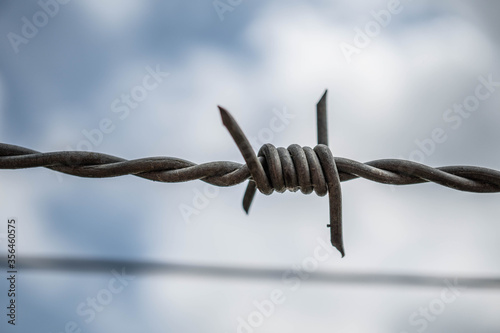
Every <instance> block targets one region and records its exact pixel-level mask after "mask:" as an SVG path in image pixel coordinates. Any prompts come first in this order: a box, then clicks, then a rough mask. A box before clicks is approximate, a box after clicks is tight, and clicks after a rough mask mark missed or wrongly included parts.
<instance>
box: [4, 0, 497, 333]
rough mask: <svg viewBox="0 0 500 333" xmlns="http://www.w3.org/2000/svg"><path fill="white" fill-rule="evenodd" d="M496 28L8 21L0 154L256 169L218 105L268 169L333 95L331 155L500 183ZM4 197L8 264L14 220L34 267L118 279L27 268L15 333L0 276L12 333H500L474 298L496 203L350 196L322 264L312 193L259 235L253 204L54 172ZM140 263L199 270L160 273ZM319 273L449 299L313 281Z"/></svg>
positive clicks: (226, 193) (278, 5)
mask: <svg viewBox="0 0 500 333" xmlns="http://www.w3.org/2000/svg"><path fill="white" fill-rule="evenodd" d="M499 10H500V3H498V2H496V1H493V0H488V1H487V0H482V1H474V2H472V1H439V2H435V1H423V0H421V1H411V0H401V1H394V0H391V1H362V0H360V1H349V2H346V1H344V2H340V1H321V0H317V1H307V2H306V1H271V2H269V1H237V0H232V1H229V0H221V1H211V0H210V1H164V2H162V1H143V0H122V1H97V0H87V1H78V0H73V1H68V0H64V1H63V0H40V1H34V0H30V1H22V2H20V1H11V0H10V1H2V3H1V4H0V32H1V35H3V37H2V38H1V39H0V142H3V143H9V144H15V145H20V146H24V147H27V148H31V149H35V150H39V151H43V152H48V151H59V150H90V151H96V152H102V153H107V154H111V155H115V156H119V157H123V158H126V159H134V158H141V157H148V156H172V157H179V158H182V159H186V160H189V161H193V162H195V163H204V162H209V161H218V160H227V161H236V162H243V159H242V157H241V155H240V153H239V151H238V149H237V148H236V145H235V144H234V142H233V141H232V139H231V137H230V135H229V134H228V133H227V131H226V129H225V128H224V127H223V126H222V123H221V120H220V116H219V112H218V110H217V105H222V106H224V107H225V108H227V109H228V110H229V111H230V112H231V113H232V114H233V116H234V117H235V118H236V120H237V121H238V122H239V123H240V126H241V127H242V128H243V130H244V131H245V133H246V134H247V136H248V137H249V138H251V139H250V140H251V141H252V145H253V146H254V148H255V149H256V150H258V149H259V147H260V146H261V145H262V144H264V143H266V142H271V143H273V144H274V145H275V146H283V147H287V146H288V145H289V144H292V143H297V144H300V145H307V146H314V145H315V144H316V115H315V106H316V103H317V102H318V100H319V98H320V97H321V96H322V94H323V92H324V90H325V89H328V100H327V106H328V121H329V123H328V125H329V131H330V132H329V136H330V146H331V149H332V151H333V153H334V154H335V155H336V156H342V157H346V158H351V159H354V160H358V161H362V162H364V161H369V160H374V159H381V158H403V159H412V160H414V161H417V162H421V163H424V164H427V165H430V166H444V165H477V166H484V167H490V168H493V169H500V155H499V154H497V153H496V150H497V143H498V142H499V141H500V131H499V130H498V128H499V122H500V112H499V105H500V89H499V88H500V65H499V64H498V61H497V59H498V58H499V46H500V35H499V32H498V31H499V21H498V12H499ZM497 82H499V83H497ZM0 184H1V187H2V191H0V202H1V203H2V204H1V205H0V207H1V208H0V221H3V222H2V223H1V227H0V233H4V236H3V239H0V242H1V244H0V245H1V246H2V250H1V251H2V252H1V253H2V255H4V254H5V253H6V249H7V243H6V240H5V233H6V231H7V219H8V218H10V217H15V218H16V219H17V220H18V244H17V245H18V248H17V250H18V255H19V256H20V257H19V259H18V262H19V264H20V265H22V262H23V257H26V258H28V257H43V258H66V259H67V258H70V259H75V260H76V259H79V260H81V259H85V260H105V261H106V262H108V264H103V265H102V266H101V269H99V270H98V271H96V270H91V269H90V267H89V269H88V270H87V268H86V267H81V269H79V270H77V271H75V270H73V271H71V270H69V271H65V270H64V269H63V270H54V269H51V268H50V267H46V269H38V270H29V269H24V270H23V269H22V268H21V269H20V271H19V274H18V280H17V288H18V297H17V323H16V326H15V327H12V325H9V324H7V320H6V318H7V317H6V315H5V314H6V306H7V304H8V297H7V289H8V281H6V279H5V278H2V282H1V283H0V288H1V290H0V295H1V296H0V300H1V304H2V306H1V308H2V309H3V310H2V316H1V318H2V321H1V324H0V327H2V332H4V331H19V332H34V331H39V332H54V333H55V332H110V331H120V332H139V331H144V332H200V331H202V332H245V333H249V332H262V333H264V332H304V331H305V330H310V331H314V332H346V333H347V332H349V333H350V332H398V333H401V332H407V333H410V332H443V331H460V332H471V331H473V332H498V331H499V330H500V320H499V318H498V313H499V311H500V290H498V289H492V288H489V289H488V288H473V287H470V288H465V287H464V286H460V283H461V279H462V278H463V277H484V278H497V277H499V276H500V266H499V265H498V261H499V259H500V245H499V244H500V223H498V222H499V220H500V205H498V199H499V194H473V193H465V192H458V191H454V190H451V189H448V188H444V187H441V186H439V185H436V184H420V185H410V186H399V187H397V186H388V185H382V184H377V183H373V182H370V181H367V180H353V181H349V182H346V183H343V185H342V191H343V219H344V233H345V235H344V243H345V247H346V257H345V258H342V259H341V258H340V254H339V253H338V252H337V251H330V248H329V247H324V246H322V244H323V243H327V244H329V229H327V228H326V224H327V223H328V200H327V198H324V197H323V198H319V197H317V196H316V195H314V194H313V195H309V196H305V195H303V194H301V193H289V192H287V193H284V194H274V195H271V196H268V197H266V196H264V195H262V194H260V193H258V194H257V195H256V198H255V200H254V203H253V205H252V208H251V211H250V214H249V215H248V216H247V215H245V213H244V211H243V209H242V207H241V199H242V197H243V192H244V189H245V185H244V184H241V185H238V186H234V187H230V188H216V187H213V186H210V185H207V184H205V183H203V182H201V181H193V182H189V183H182V184H163V183H155V182H150V181H146V180H144V179H140V178H137V177H133V176H126V177H118V178H108V179H83V178H77V177H72V176H68V175H64V174H57V173H56V172H53V171H51V170H48V169H42V168H37V169H29V170H3V171H1V172H0ZM2 260H4V259H2ZM127 262H139V263H150V262H152V263H165V264H169V265H187V266H188V267H194V269H190V270H189V269H187V270H186V269H184V270H183V269H180V272H177V273H176V274H171V272H170V271H168V270H166V271H164V272H162V273H160V274H150V273H151V272H149V273H148V272H147V271H142V272H138V271H136V272H134V270H133V267H132V266H130V267H129V266H127ZM119 263H121V264H119ZM130 265H131V264H130ZM42 266H43V265H42ZM187 266H186V267H187ZM199 266H202V267H223V268H224V267H226V268H231V267H235V268H238V269H245V270H246V269H248V270H250V271H251V270H253V269H261V270H269V271H272V272H275V274H268V275H266V276H263V277H261V278H250V277H251V276H250V275H251V274H249V276H248V278H246V277H245V276H246V274H240V275H237V276H227V274H226V276H225V275H224V274H218V273H215V274H206V273H207V271H206V270H197V269H196V267H199ZM21 267H22V266H21ZM176 267H178V266H176ZM181 267H183V266H181ZM216 271H217V269H216ZM169 272H170V273H169ZM280 272H283V274H281V273H280ZM310 274H330V276H333V277H334V276H340V275H341V274H358V275H363V274H388V275H391V274H394V275H408V276H434V277H441V276H443V277H449V279H448V280H445V279H442V280H439V279H437V280H436V281H438V282H437V283H434V284H433V285H418V283H417V284H415V285H400V284H397V283H394V284H393V283H371V282H370V281H369V279H368V280H364V282H363V283H355V281H353V283H337V282H335V281H334V280H335V279H332V281H331V282H322V283H316V282H315V281H314V280H313V279H310V278H309V277H311V276H312V275H310ZM229 275H231V274H229ZM264 275H265V274H264ZM2 276H7V273H6V269H5V267H4V266H3V267H2ZM117 276H120V278H117ZM344 282H345V281H344Z"/></svg>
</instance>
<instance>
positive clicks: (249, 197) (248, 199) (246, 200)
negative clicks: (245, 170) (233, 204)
mask: <svg viewBox="0 0 500 333" xmlns="http://www.w3.org/2000/svg"><path fill="white" fill-rule="evenodd" d="M256 191H257V187H256V186H255V182H253V181H249V182H248V185H247V189H246V191H245V195H244V196H243V209H244V210H245V213H247V214H248V213H249V211H250V205H251V204H252V201H253V198H254V196H255V192H256Z"/></svg>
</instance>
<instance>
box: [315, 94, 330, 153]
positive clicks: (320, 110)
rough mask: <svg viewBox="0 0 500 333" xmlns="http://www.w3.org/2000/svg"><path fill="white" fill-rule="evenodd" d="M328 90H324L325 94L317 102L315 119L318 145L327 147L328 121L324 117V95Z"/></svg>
mask: <svg viewBox="0 0 500 333" xmlns="http://www.w3.org/2000/svg"><path fill="white" fill-rule="evenodd" d="M327 93H328V90H325V93H324V94H323V96H322V97H321V99H320V100H319V102H318V104H316V117H317V124H318V144H323V145H326V146H328V121H327V117H326V94H327Z"/></svg>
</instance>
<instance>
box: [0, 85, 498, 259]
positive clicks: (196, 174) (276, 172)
mask: <svg viewBox="0 0 500 333" xmlns="http://www.w3.org/2000/svg"><path fill="white" fill-rule="evenodd" d="M219 109H220V113H221V117H222V122H223V124H224V126H226V128H227V129H228V131H229V133H230V134H231V136H232V137H233V139H234V141H235V143H236V145H237V146H238V148H239V149H240V151H241V154H242V155H243V158H244V160H245V162H246V164H240V163H236V162H228V161H218V162H210V163H203V164H195V163H193V162H190V161H186V160H182V159H179V158H175V157H149V158H141V159H135V160H130V161H128V160H125V159H122V158H119V157H115V156H111V155H106V154H100V153H94V152H85V151H61V152H50V153H40V152H38V151H35V150H31V149H28V148H24V147H19V146H14V145H9V144H1V143H0V169H23V168H34V167H46V168H49V169H52V170H54V171H58V172H62V173H66V174H70V175H73V176H78V177H89V178H106V177H117V176H124V175H134V176H138V177H142V178H145V179H149V180H153V181H159V182H166V183H173V182H185V181H190V180H197V179H199V180H202V181H204V182H207V183H209V184H212V185H216V186H233V185H237V184H240V183H242V182H243V181H245V180H247V179H249V183H248V187H247V190H246V192H245V195H244V198H243V208H244V209H245V211H246V212H247V213H248V211H249V208H250V205H251V202H252V199H253V197H254V195H255V192H256V190H257V189H258V190H259V191H260V192H262V193H264V194H266V195H269V194H271V193H272V192H273V191H277V192H284V191H285V190H289V191H292V192H295V191H297V190H299V189H300V191H301V192H302V193H304V194H309V193H311V192H312V191H315V192H316V194H318V195H320V196H324V195H325V194H326V193H328V195H329V201H330V224H329V225H328V227H330V228H331V242H332V245H333V246H335V247H336V248H337V249H338V250H339V251H340V252H341V254H342V256H344V246H343V241H342V216H341V215H342V214H341V205H342V199H341V190H340V182H344V181H348V180H352V179H355V178H365V179H368V180H371V181H375V182H378V183H383V184H392V185H408V184H419V183H424V182H434V183H437V184H439V185H442V186H446V187H449V188H452V189H455V190H459V191H468V192H477V193H493V192H500V171H497V170H493V169H488V168H482V167H475V166H446V167H439V168H432V167H429V166H426V165H423V164H420V163H416V162H412V161H406V160H398V159H381V160H375V161H370V162H366V163H360V162H357V161H353V160H350V159H347V158H342V157H334V156H333V154H332V152H331V150H330V148H329V147H328V146H327V144H328V130H327V123H326V92H325V93H324V95H323V97H322V98H321V99H320V101H319V102H318V104H317V113H318V114H317V118H318V145H317V146H316V147H314V149H313V148H310V147H300V146H299V145H296V144H292V145H290V146H289V147H288V148H286V149H285V148H276V147H274V146H273V145H271V144H265V145H263V146H262V148H261V149H260V150H259V153H258V156H257V155H256V154H255V152H254V151H253V149H252V147H251V145H250V143H249V142H248V139H247V138H246V136H245V134H244V133H243V131H242V130H241V128H240V127H239V125H238V124H237V122H236V121H235V120H234V118H233V117H232V116H231V115H230V114H229V112H227V111H226V110H225V109H223V108H222V107H219Z"/></svg>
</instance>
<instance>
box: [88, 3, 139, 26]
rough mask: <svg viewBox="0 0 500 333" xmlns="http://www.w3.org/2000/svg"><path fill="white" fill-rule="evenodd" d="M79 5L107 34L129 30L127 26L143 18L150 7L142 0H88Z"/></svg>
mask: <svg viewBox="0 0 500 333" xmlns="http://www.w3.org/2000/svg"><path fill="white" fill-rule="evenodd" d="M79 4H80V5H81V6H82V7H83V8H84V9H86V10H87V11H88V12H89V14H88V15H89V18H90V19H91V20H92V22H95V21H97V23H98V24H99V25H100V27H101V28H102V29H105V30H107V32H112V31H117V32H123V30H127V29H126V28H127V26H131V24H132V23H133V22H134V21H138V20H139V19H141V18H142V17H143V15H144V14H145V12H146V9H147V6H148V5H147V2H146V1H140V0H125V1H123V0H109V1H99V0H88V1H82V2H79Z"/></svg>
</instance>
